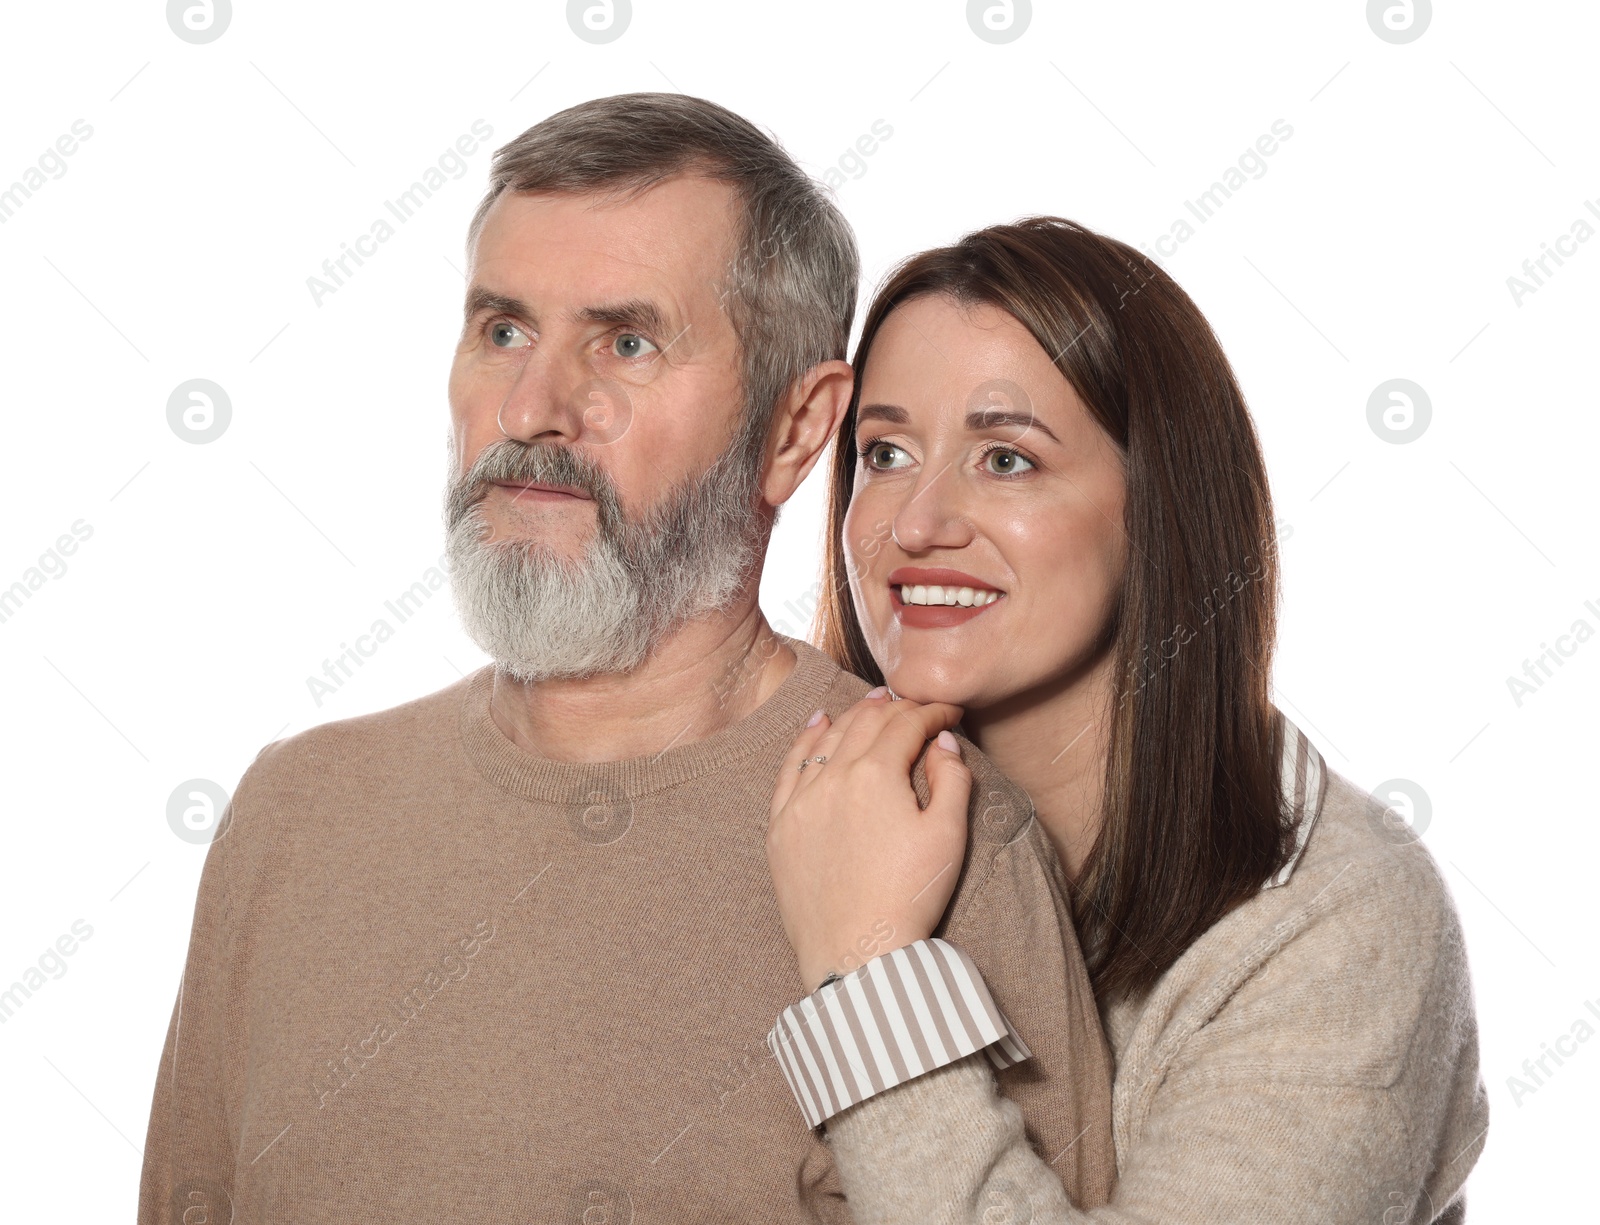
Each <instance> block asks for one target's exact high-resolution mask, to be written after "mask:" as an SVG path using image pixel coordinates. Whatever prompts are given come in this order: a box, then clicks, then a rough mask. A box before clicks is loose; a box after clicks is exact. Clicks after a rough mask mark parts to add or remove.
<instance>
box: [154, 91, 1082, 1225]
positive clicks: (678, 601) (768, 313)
mask: <svg viewBox="0 0 1600 1225" xmlns="http://www.w3.org/2000/svg"><path fill="white" fill-rule="evenodd" d="M468 247H469V252H470V262H471V271H470V274H469V285H468V290H467V297H466V311H465V324H464V328H463V331H462V335H461V339H460V343H459V345H458V347H457V351H456V354H455V361H454V365H453V367H452V370H451V375H450V384H449V395H450V408H451V422H452V446H451V463H450V480H449V483H448V487H447V490H446V520H447V530H448V542H449V556H450V559H451V571H452V580H453V585H454V590H455V595H456V598H457V603H458V607H459V609H460V611H461V614H462V617H463V620H464V622H465V625H466V628H467V630H468V632H469V633H470V634H471V635H472V637H473V638H474V639H475V640H476V641H477V642H478V643H479V644H480V645H481V646H482V647H483V649H484V651H485V652H486V653H487V654H488V655H489V656H490V657H491V658H492V660H493V664H492V665H489V666H485V667H484V668H482V669H481V670H479V671H477V672H475V673H473V674H471V675H470V676H467V677H465V678H464V679H463V680H461V681H460V682H458V683H456V684H452V685H450V686H448V687H446V688H444V689H442V690H440V691H439V692H437V693H433V694H430V695H427V696H425V697H421V698H418V699H416V700H414V701H412V702H409V703H406V704H404V705H402V706H399V707H396V708H394V709H392V710H387V711H382V712H380V713H377V714H373V715H367V716H363V717H360V718H354V719H347V720H343V721H340V722H336V723H331V724H326V725H324V726H321V727H317V728H313V729H311V730H309V731H306V732H303V733H301V734H299V735H296V736H293V737H290V738H289V739H287V740H283V741H279V742H276V743H274V744H270V745H268V746H267V747H266V748H265V749H263V750H262V751H261V753H260V754H259V756H258V757H257V758H256V760H255V761H254V762H253V763H252V764H251V766H250V768H249V769H248V770H247V771H246V773H245V775H244V777H243V779H242V780H241V781H240V783H239V786H238V788H237V791H236V792H235V795H234V797H233V802H232V804H231V805H230V808H229V811H228V813H227V815H226V824H225V825H224V827H223V828H222V830H221V832H219V834H218V836H217V839H216V841H214V842H213V844H212V847H211V849H210V852H209V855H208V858H207V861H206V865H205V870H204V873H203V875H202V878H201V883H200V890H199V897H198V901H197V904H196V909H195V919H194V927H193V933H192V936H191V942H190V947H189V956H188V962H187V966H186V969H185V974H184V980H183V984H182V988H181V991H180V994H179V998H178V1001H177V1005H176V1007H175V1008H174V1011H173V1017H172V1024H171V1027H170V1029H169V1031H168V1035H167V1042H166V1047H165V1049H164V1051H163V1054H162V1059H161V1066H160V1074H159V1078H158V1081H157V1085H156V1091H155V1100H154V1104H153V1107H152V1111H151V1117H150V1126H149V1136H148V1141H147V1145H146V1149H145V1165H144V1177H143V1184H142V1188H141V1196H140V1211H139V1219H140V1221H141V1222H145V1223H147V1225H154V1223H155V1222H158V1221H160V1222H168V1221H172V1222H177V1221H199V1220H206V1221H227V1220H229V1219H230V1213H231V1219H234V1220H239V1221H285V1222H289V1221H292V1222H295V1223H296V1225H312V1223H314V1222H340V1223H341V1225H343V1223H348V1222H352V1221H402V1220H403V1221H438V1220H460V1221H465V1220H474V1221H476V1220H482V1221H497V1222H499V1221H505V1222H511V1221H534V1220H537V1221H557V1220H560V1221H573V1222H578V1221H582V1222H591V1223H594V1222H607V1223H625V1222H629V1221H639V1222H644V1221H677V1220H690V1219H694V1220H716V1221H737V1222H741V1223H743V1222H750V1221H766V1220H773V1221H787V1220H807V1219H809V1220H820V1221H841V1222H842V1221H848V1220H849V1219H850V1218H849V1210H848V1207H847V1205H846V1204H845V1203H844V1199H843V1196H842V1193H841V1192H840V1190H839V1181H838V1177H837V1174H836V1172H835V1170H834V1168H833V1165H832V1162H831V1160H830V1158H829V1152H828V1148H827V1144H826V1141H825V1139H824V1137H823V1133H822V1132H821V1130H819V1129H818V1128H817V1127H808V1126H807V1124H808V1122H814V1121H815V1120H814V1119H813V1118H812V1114H813V1113H815V1111H814V1110H813V1109H808V1110H807V1112H806V1114H805V1115H802V1111H801V1110H800V1109H799V1108H798V1107H797V1102H796V1096H798V1095H799V1094H800V1091H799V1089H795V1090H794V1094H795V1096H792V1095H791V1084H790V1081H789V1079H788V1077H787V1074H786V1073H785V1072H783V1071H781V1070H780V1069H779V1067H778V1061H777V1060H776V1059H775V1058H774V1057H773V1055H772V1052H771V1051H769V1049H768V1046H767V1044H766V1042H765V1040H764V1039H765V1037H766V1035H767V1032H768V1030H769V1028H770V1027H771V1026H772V1025H773V1021H774V1018H776V1017H777V1016H778V1015H779V1013H780V1012H781V1011H782V1010H783V1009H785V1008H786V1007H787V1006H789V1005H791V1004H795V1003H796V1002H797V1001H798V1000H799V999H800V997H801V996H802V995H803V994H804V987H803V986H802V985H801V980H800V977H799V974H798V973H797V969H796V965H795V961H794V956H793V954H792V952H791V951H790V948H789V945H788V943H787V941H786V939H785V936H784V931H783V927H782V924H781V922H780V918H779V915H778V911H777V908H776V904H775V901H774V898H773V894H772V888H771V883H770V879H769V877H768V871H767V861H766V856H765V853H764V835H765V825H766V820H767V816H768V811H769V805H770V802H771V796H772V790H773V784H774V780H775V777H776V770H777V768H778V766H779V764H780V762H781V760H782V758H783V756H784V754H785V752H786V751H787V749H788V748H789V746H790V744H791V742H792V740H793V738H794V736H795V734H796V732H797V731H798V730H799V729H800V728H801V727H802V726H803V725H804V723H805V722H806V719H807V717H808V716H809V715H810V714H811V713H812V712H813V711H814V710H816V709H818V708H822V709H824V710H826V711H828V712H829V713H830V714H837V713H838V712H840V711H842V710H843V709H845V708H847V707H848V706H849V705H850V704H852V703H853V702H854V701H855V700H856V699H857V698H859V697H860V696H861V695H862V693H863V692H864V691H865V689H866V685H865V684H864V683H863V682H862V681H860V680H859V679H858V678H856V677H854V676H852V675H850V674H848V673H845V672H842V671H841V670H840V669H839V668H838V667H837V666H836V665H835V664H834V663H833V662H832V661H831V660H830V659H829V658H827V657H826V656H824V655H823V654H822V653H820V652H819V651H817V650H816V649H814V648H813V647H811V646H809V645H808V644H806V643H804V642H802V641H799V640H797V639H793V638H789V637H786V636H784V635H781V634H776V633H774V631H773V630H772V629H771V628H769V626H768V625H767V623H766V621H765V620H764V618H763V617H762V615H761V612H760V609H759V607H758V605H757V591H758V586H759V579H760V575H761V569H762V563H763V557H764V552H765V548H766V542H767V539H768V536H769V534H770V531H771V528H772V524H773V522H774V520H775V518H776V516H777V512H778V508H779V507H780V506H781V505H782V504H783V502H784V501H785V500H786V499H788V498H789V497H790V496H791V495H792V494H793V493H794V491H795V490H796V489H797V488H798V487H799V485H800V483H801V481H802V480H803V479H804V478H805V476H806V474H807V473H808V472H810V471H811V468H812V466H813V465H814V464H815V463H816V461H817V459H818V457H819V455H820V454H821V452H822V451H823V449H824V448H825V446H826V445H827V443H828V441H829V440H830V438H831V437H832V435H833V433H834V431H835V429H836V427H837V425H838V422H839V420H840V418H841V415H842V413H843V411H844V409H845V408H846V406H847V404H848V401H849V397H850V392H851V371H850V368H849V367H848V366H847V365H846V364H845V363H844V361H843V360H842V358H843V356H844V353H845V344H846V341H847V338H848V333H849V329H850V320H851V316H852V313H853V310H854V304H855V296H856V279H857V258H856V253H855V246H854V241H853V238H852V236H851V234H850V230H849V227H848V226H847V225H846V224H845V222H844V221H843V219H842V218H841V217H840V216H839V215H838V213H837V212H836V211H835V209H834V208H833V207H832V206H831V205H830V204H829V203H828V202H827V200H826V199H825V198H824V197H823V196H822V195H821V194H820V192H819V190H818V189H817V187H816V185H815V184H813V183H812V181H811V180H810V179H809V178H808V177H807V176H806V175H805V174H804V173H803V172H801V171H800V170H799V168H798V167H797V166H795V164H794V163H793V162H792V161H790V159H789V158H788V157H787V156H786V155H785V154H784V153H783V152H782V150H781V149H779V148H778V146H777V145H775V144H774V143H773V142H772V141H771V140H770V139H768V138H767V137H766V136H764V135H763V134H762V133H760V132H759V131H758V130H757V129H756V128H755V127H753V126H752V125H751V124H749V123H748V122H746V121H744V120H743V119H740V118H739V117H738V116H735V115H733V114H730V113H729V112H727V111H726V110H724V109H722V108H720V107H717V106H715V105H713V104H711V103H708V102H704V101H700V100H698V99H693V98H685V97H680V96H677V95H666V94H654V95H653V94H636V95H628V96H623V97H616V98H607V99H601V100H598V101H596V102H592V103H587V104H585V105H582V106H578V107H574V108H572V109H571V110H568V111H564V112H562V113H560V114H558V115H555V116H553V117H551V118H549V119H547V120H545V121H544V122H542V123H540V124H538V125H536V126H534V127H533V128H530V129H529V130H528V131H527V132H525V133H523V134H522V135H521V136H519V137H518V138H517V139H516V140H514V141H512V142H511V143H510V144H508V145H507V146H505V147H504V148H502V149H501V150H499V152H498V153H497V154H496V156H495V161H494V168H493V172H492V175H491V184H490V189H489V191H488V194H487V195H486V197H485V199H484V201H483V203H482V205H481V206H480V208H479V210H478V212H477V215H476V216H475V217H474V219H473V222H472V227H471V231H470V234H469V239H468ZM936 730H937V728H936V727H935V728H932V729H930V730H927V732H926V735H928V736H931V735H932V734H933V732H934V731H936ZM963 747H964V751H965V754H966V761H967V764H968V766H969V767H970V769H971V772H972V775H973V787H972V793H971V794H972V798H971V810H972V812H973V813H974V814H981V816H982V819H981V820H976V819H975V820H974V821H973V824H972V836H971V839H970V842H969V850H968V857H967V861H966V863H965V864H964V866H963V868H962V871H961V877H960V883H959V884H958V887H957V891H956V894H955V897H954V900H953V901H952V903H951V907H950V909H949V911H948V912H947V913H946V916H945V922H944V928H943V930H945V931H948V932H949V933H951V934H952V935H959V937H960V946H961V948H962V950H963V951H964V952H965V953H966V954H967V955H968V956H969V957H970V958H971V959H972V962H973V963H975V965H976V967H977V968H978V969H979V970H980V971H981V975H982V980H984V981H987V983H988V985H989V988H990V989H991V990H992V992H993V1002H994V1003H995V1004H996V1005H998V1008H999V1010H1000V1012H1001V1014H1002V1016H1001V1020H1002V1022H1004V1023H1006V1024H1008V1025H1014V1026H1015V1027H1016V1028H1015V1029H1014V1030H1010V1031H1008V1032H1007V1033H1005V1034H1002V1035H1000V1036H999V1037H998V1038H995V1037H994V1035H992V1034H988V1033H984V1034H981V1035H980V1034H978V1033H977V1032H976V1030H974V1032H973V1033H971V1034H968V1035H967V1036H966V1040H965V1042H964V1044H963V1042H962V1041H961V1035H960V1034H957V1035H955V1038H956V1040H955V1041H953V1042H949V1043H948V1044H947V1045H948V1046H949V1048H950V1049H949V1051H948V1054H947V1056H946V1057H947V1058H948V1059H954V1058H956V1057H958V1056H960V1055H962V1054H964V1053H970V1052H972V1051H974V1050H976V1049H979V1048H985V1049H988V1050H989V1051H990V1053H991V1058H992V1059H993V1061H994V1062H995V1063H996V1065H997V1066H1002V1067H1004V1068H1005V1070H1004V1072H1003V1073H1002V1077H1001V1079H1002V1084H1003V1085H1004V1086H1005V1088H1006V1091H1007V1093H1008V1095H1009V1096H1011V1097H1012V1098H1013V1100H1015V1101H1016V1102H1017V1103H1018V1104H1019V1105H1020V1106H1021V1107H1022V1109H1023V1111H1024V1114H1025V1117H1026V1119H1027V1121H1028V1124H1029V1128H1030V1138H1032V1139H1033V1140H1034V1141H1035V1142H1036V1143H1037V1144H1038V1145H1039V1146H1040V1148H1041V1149H1044V1150H1047V1151H1048V1152H1049V1153H1056V1152H1058V1151H1065V1152H1066V1156H1065V1157H1064V1158H1062V1159H1061V1160H1060V1161H1059V1162H1058V1164H1057V1165H1056V1166H1055V1167H1054V1168H1055V1169H1056V1170H1058V1171H1059V1172H1060V1174H1061V1177H1062V1179H1063V1181H1064V1183H1065V1184H1066V1187H1067V1190H1068V1191H1069V1193H1071V1194H1072V1196H1073V1197H1074V1199H1080V1200H1081V1201H1082V1202H1085V1203H1097V1202H1103V1200H1104V1198H1105V1196H1106V1194H1107V1191H1108V1189H1109V1180H1110V1170H1111V1138H1110V1131H1109V1117H1110V1115H1109V1070H1108V1067H1107V1059H1106V1051H1105V1047H1104V1041H1103V1038H1102V1036H1101V1034H1100V1031H1099V1028H1098V1023H1097V1020H1096V1017H1095V1012H1094V1004H1093V999H1092V997H1091V996H1090V994H1089V992H1088V983H1087V978H1086V976H1085V974H1084V971H1083V964H1082V960H1081V957H1080V956H1079V952H1078V948H1077V944H1076V939H1075V936H1074V934H1073V932H1072V929H1071V927H1070V922H1069V920H1068V919H1067V917H1066V915H1067V911H1066V907H1065V905H1064V901H1063V897H1062V893H1061V890H1060V885H1059V880H1060V878H1059V874H1058V872H1057V871H1056V866H1055V864H1054V862H1053V859H1052V857H1051V851H1050V848H1049V844H1048V841H1047V839H1046V838H1045V837H1044V835H1043V834H1042V833H1041V831H1040V830H1039V828H1038V826H1037V823H1036V822H1034V821H1033V820H1032V819H1031V808H1030V805H1029V803H1028V800H1027V797H1026V796H1025V795H1024V794H1022V793H1021V792H1020V791H1019V790H1018V789H1016V788H1015V787H1014V786H1013V785H1012V784H1010V783H1009V782H1008V781H1007V780H1005V779H1004V778H1003V777H1001V776H999V775H998V774H997V773H996V772H995V771H994V770H993V768H992V767H990V766H989V765H988V763H987V762H985V761H984V760H983V759H982V758H981V756H980V755H978V754H977V753H976V751H975V750H974V749H972V748H971V746H970V745H964V746H963ZM916 785H917V787H918V790H919V794H920V795H921V796H922V797H923V799H924V800H926V797H927V790H926V781H925V778H924V777H923V774H922V770H921V766H920V765H919V766H918V769H917V774H916ZM902 943H904V939H903V938H902V939H901V940H899V941H897V940H896V939H895V935H894V932H893V930H892V927H889V926H888V925H878V926H875V928H874V930H873V931H871V932H864V933H862V939H861V941H860V942H858V951H859V953H860V955H861V956H871V955H873V954H875V953H879V952H885V951H888V950H890V949H893V948H896V947H897V946H898V945H899V944H902ZM959 971H960V967H959V966H958V965H952V966H949V967H943V968H942V969H941V971H940V972H942V973H946V974H947V975H948V974H950V973H956V974H959ZM949 981H950V982H952V983H953V982H954V981H955V980H953V979H952V980H949ZM946 1037H947V1038H949V1037H950V1035H949V1034H946ZM1019 1039H1020V1041H1019ZM991 1041H992V1045H990V1044H991ZM819 1052H820V1048H819ZM1030 1052H1031V1056H1030V1057H1025V1056H1029V1053H1030ZM823 1058H824V1059H825V1060H827V1059H830V1058H831V1056H829V1055H824V1056H823ZM1019 1060H1020V1061H1019ZM856 1070H857V1071H860V1069H859V1068H858V1069H856ZM832 1073H833V1074H834V1075H835V1076H836V1078H837V1079H838V1080H839V1081H840V1082H841V1083H842V1084H843V1085H844V1086H845V1087H844V1088H842V1089H839V1090H838V1091H836V1092H835V1093H834V1094H833V1097H832V1100H831V1104H830V1105H829V1106H828V1109H829V1110H835V1111H836V1110H837V1109H840V1108H842V1107H844V1106H847V1105H849V1104H852V1103H853V1102H855V1101H858V1100H860V1098H862V1097H865V1096H869V1095H871V1094H872V1093H874V1092H876V1091H878V1090H879V1089H880V1088H881V1087H882V1086H880V1085H877V1084H872V1083H868V1079H869V1078H866V1077H861V1078H859V1079H857V1078H854V1077H853V1076H852V1074H851V1073H850V1071H849V1070H848V1069H845V1068H842V1067H840V1066H834V1067H832ZM820 1075H821V1069H819V1076H820ZM810 1100H811V1103H812V1107H815V1106H816V1101H817V1099H816V1098H815V1097H813V1098H812V1099H810Z"/></svg>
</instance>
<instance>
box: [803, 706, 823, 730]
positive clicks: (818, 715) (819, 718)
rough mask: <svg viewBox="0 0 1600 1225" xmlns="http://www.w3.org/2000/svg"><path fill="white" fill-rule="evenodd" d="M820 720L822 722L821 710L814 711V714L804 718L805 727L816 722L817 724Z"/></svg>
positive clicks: (811, 725) (813, 725) (814, 724)
mask: <svg viewBox="0 0 1600 1225" xmlns="http://www.w3.org/2000/svg"><path fill="white" fill-rule="evenodd" d="M821 722H822V711H820V710H819V711H817V712H816V714H814V715H812V716H811V717H810V718H809V719H807V720H806V726H807V727H815V726H816V725H817V724H819V723H821Z"/></svg>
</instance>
